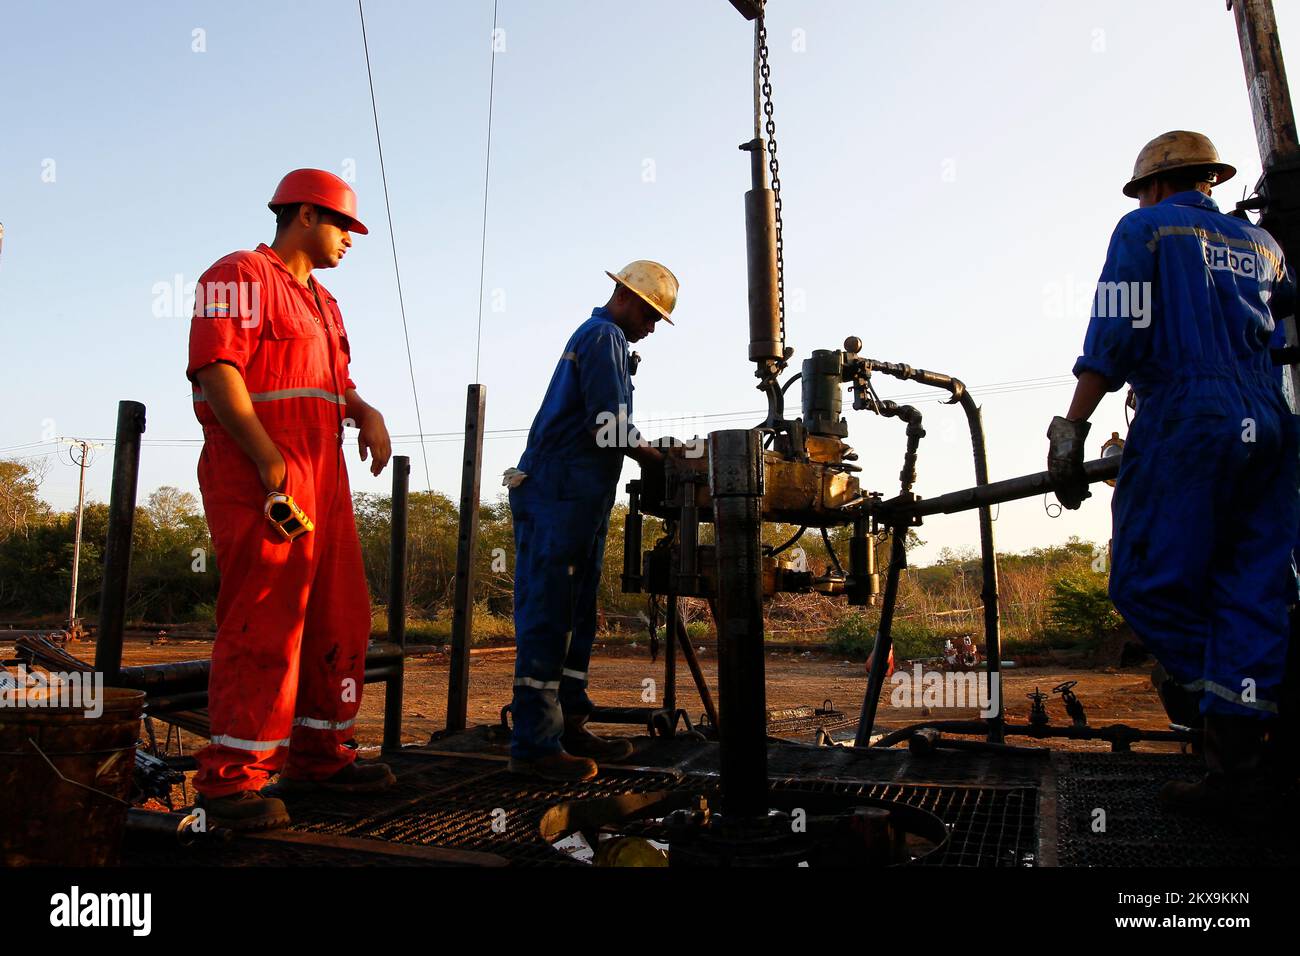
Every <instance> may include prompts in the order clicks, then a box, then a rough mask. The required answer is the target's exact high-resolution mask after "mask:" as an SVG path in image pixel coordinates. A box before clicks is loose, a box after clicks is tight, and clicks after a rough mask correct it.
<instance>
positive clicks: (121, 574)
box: [95, 402, 145, 686]
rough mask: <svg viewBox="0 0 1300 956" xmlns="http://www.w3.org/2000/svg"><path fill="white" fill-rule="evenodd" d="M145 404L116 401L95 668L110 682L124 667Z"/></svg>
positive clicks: (114, 679) (113, 680) (111, 683)
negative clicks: (111, 486)
mask: <svg viewBox="0 0 1300 956" xmlns="http://www.w3.org/2000/svg"><path fill="white" fill-rule="evenodd" d="M144 423H145V414H144V405H142V404H141V403H139V402H118V403H117V438H116V443H115V444H114V446H113V489H112V492H111V493H110V495H109V499H108V537H107V540H106V541H105V543H104V585H103V592H102V594H101V597H100V602H99V633H98V634H96V635H95V670H97V671H99V672H100V673H102V674H103V675H104V683H105V684H107V685H109V686H112V685H113V683H114V682H116V681H117V678H118V674H119V672H120V671H121V669H122V633H123V631H124V630H125V629H126V589H127V584H128V582H129V580H130V577H131V533H132V531H133V530H134V528H135V496H136V490H137V485H138V484H139V481H140V436H141V435H143V434H144Z"/></svg>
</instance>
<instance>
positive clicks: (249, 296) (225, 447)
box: [186, 244, 370, 798]
mask: <svg viewBox="0 0 1300 956" xmlns="http://www.w3.org/2000/svg"><path fill="white" fill-rule="evenodd" d="M313 282H314V280H313ZM314 284H315V288H316V291H317V292H318V293H319V296H320V300H319V304H318V302H317V298H316V295H314V294H313V292H312V290H311V289H309V288H307V287H306V286H304V285H302V284H301V283H300V282H298V280H297V279H295V278H294V277H293V275H292V274H291V273H290V272H289V270H288V269H287V268H286V267H285V265H284V263H283V262H282V261H281V259H280V257H279V256H277V255H276V254H275V253H274V252H273V251H272V250H271V248H270V247H269V246H267V245H265V244H263V245H260V246H258V247H257V250H256V251H254V252H235V253H232V254H231V255H228V256H226V257H225V258H223V259H220V260H218V261H217V262H216V263H215V264H214V265H213V266H212V268H210V269H209V270H208V271H207V272H205V273H204V274H203V277H202V278H201V279H200V280H199V286H198V288H197V290H196V293H195V299H196V301H195V311H194V318H193V320H192V322H191V325H190V354H189V368H188V369H187V370H186V376H187V377H188V378H189V379H190V381H191V382H192V383H193V382H194V373H195V372H196V371H198V370H199V369H201V368H203V367H204V366H205V365H209V364H211V363H213V362H226V363H228V364H230V365H233V366H234V367H235V368H237V369H238V370H239V371H240V373H241V374H242V375H243V377H244V382H245V384H246V385H247V387H248V391H249V393H250V395H251V397H252V399H253V402H254V408H255V409H256V411H257V417H258V418H259V419H260V420H261V422H262V424H263V426H265V428H266V431H267V433H268V434H269V435H270V437H271V440H272V441H273V442H275V444H276V446H277V447H278V448H279V449H280V451H281V453H282V454H283V455H284V461H285V465H286V468H287V471H286V477H285V483H284V487H283V490H284V491H286V492H288V493H289V494H290V495H292V496H293V497H294V499H295V500H296V501H297V502H298V504H299V505H300V506H301V507H302V509H303V511H305V512H306V513H307V516H308V517H309V518H311V519H312V520H313V521H314V522H315V525H316V527H315V530H314V531H311V532H308V533H307V534H305V535H302V536H301V537H299V538H298V539H297V540H295V541H292V542H289V541H286V540H284V538H283V537H282V536H281V535H280V534H279V533H278V532H277V531H276V530H275V529H274V528H272V526H271V524H270V522H268V521H267V519H266V517H265V515H264V514H263V507H264V505H265V501H266V490H265V488H264V487H263V485H262V481H261V479H260V477H259V476H258V472H257V467H256V466H255V465H254V464H253V462H252V460H251V459H249V458H248V456H247V455H245V454H244V453H243V451H241V450H240V449H239V447H238V446H237V445H236V444H235V443H234V441H233V440H232V439H231V438H230V436H229V435H228V434H227V433H226V431H225V429H223V428H222V427H221V425H219V424H218V423H217V420H216V417H215V416H214V415H213V413H212V410H211V408H209V407H208V405H207V404H206V403H205V402H204V400H203V396H202V392H201V390H200V389H199V386H198V385H197V383H194V389H195V391H194V412H195V414H196V415H197V416H198V419H199V422H200V423H201V424H202V425H203V436H204V443H203V453H202V455H201V456H200V458H199V489H200V491H201V492H202V494H203V509H204V511H205V512H206V514H207V519H208V528H209V530H210V532H211V534H212V542H213V545H214V546H215V549H216V558H217V561H218V564H219V566H220V570H221V590H220V593H219V595H218V597H217V614H216V618H217V637H216V643H215V645H214V647H213V651H212V675H211V679H210V681H209V685H208V712H209V715H210V718H211V741H212V742H211V744H210V745H209V746H207V747H205V748H204V749H203V750H200V751H199V752H198V753H197V754H196V757H197V760H198V764H199V772H198V775H197V777H196V778H195V781H194V786H195V789H197V790H198V791H199V792H200V793H202V794H204V795H205V796H208V797H214V798H215V797H222V796H226V795H229V794H233V793H237V792H238V791H241V790H255V789H259V788H260V787H262V786H263V785H264V784H265V783H266V780H267V776H268V774H270V773H276V772H279V771H281V770H283V771H284V772H285V774H286V776H289V777H294V778H298V779H306V780H319V779H322V778H325V777H328V776H330V775H332V774H334V773H336V772H337V771H339V770H340V769H342V768H343V767H345V766H347V765H348V764H349V763H351V762H352V761H353V760H354V759H355V758H356V751H355V750H353V749H351V748H348V747H344V746H343V742H344V741H346V740H348V739H349V738H351V736H352V730H351V727H352V724H353V722H354V721H355V718H356V714H357V710H358V708H359V707H360V702H361V691H362V687H363V684H364V678H365V656H366V644H367V641H368V639H369V634H370V597H369V592H368V591H367V588H366V579H365V573H364V569H363V566H362V562H361V546H360V542H359V541H358V540H357V531H356V523H355V521H354V519H353V512H352V494H351V491H350V489H349V486H348V474H347V469H346V468H345V466H344V461H343V449H342V447H341V445H342V439H341V435H342V420H343V417H344V415H345V414H346V413H345V398H344V393H345V392H346V391H347V390H348V389H350V388H355V387H356V386H355V385H354V383H353V382H352V380H351V379H350V378H349V377H348V362H349V359H350V355H351V350H350V348H349V345H348V339H347V332H346V331H345V330H344V328H343V321H342V317H341V316H340V314H339V309H338V305H337V303H336V302H335V299H334V297H333V296H332V295H330V294H329V292H327V291H326V290H325V288H324V286H322V285H320V284H319V283H314Z"/></svg>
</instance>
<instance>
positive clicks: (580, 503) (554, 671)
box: [504, 259, 677, 780]
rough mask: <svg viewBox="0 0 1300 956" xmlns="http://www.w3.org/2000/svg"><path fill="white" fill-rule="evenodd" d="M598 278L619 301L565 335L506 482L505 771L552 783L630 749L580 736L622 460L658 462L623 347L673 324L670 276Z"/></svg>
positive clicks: (641, 268)
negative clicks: (511, 577)
mask: <svg viewBox="0 0 1300 956" xmlns="http://www.w3.org/2000/svg"><path fill="white" fill-rule="evenodd" d="M605 274H606V275H608V276H609V277H610V278H611V279H613V280H614V283H615V286H614V293H613V295H612V296H611V297H610V300H609V301H608V302H607V303H605V305H603V306H601V307H600V308H597V309H594V310H593V311H592V313H591V318H589V319H587V321H585V322H583V323H582V325H580V326H578V330H577V331H576V332H574V333H573V335H572V336H570V337H569V341H568V342H567V343H566V344H565V346H564V351H563V353H562V354H561V355H560V360H559V362H558V363H557V364H556V366H555V372H554V374H553V375H552V376H551V383H550V385H549V386H548V387H547V389H546V397H545V398H544V399H543V400H542V407H541V410H540V411H538V413H537V417H536V418H535V419H533V425H532V428H531V429H530V430H529V432H528V447H527V448H526V449H525V451H524V454H523V457H522V458H520V459H519V466H518V467H517V468H511V469H508V470H507V471H506V474H505V481H504V484H506V485H507V486H508V487H509V488H510V512H511V515H512V516H513V519H514V530H515V649H516V653H515V687H514V702H513V703H512V704H511V714H512V716H513V718H514V733H513V736H512V738H511V743H510V769H511V770H512V771H514V772H516V773H527V774H531V775H534V776H540V777H544V778H547V779H551V780H588V779H590V778H591V777H594V776H595V775H596V773H597V771H598V767H597V764H596V762H595V761H596V760H603V761H618V760H622V759H626V758H627V757H628V756H630V755H631V753H632V746H631V744H630V743H629V742H628V741H627V740H625V739H604V738H601V737H598V736H596V735H595V734H593V733H592V732H591V731H590V730H589V729H587V726H586V724H587V720H588V718H589V716H590V715H591V712H592V704H591V699H590V698H589V697H588V696H587V669H588V666H589V664H590V661H591V645H592V642H593V641H594V640H595V637H596V595H597V591H598V589H599V587H600V572H601V565H602V563H603V561H604V557H605V535H606V533H607V532H608V531H609V513H610V509H611V508H612V507H613V505H614V496H615V494H616V493H617V491H618V479H619V474H620V473H621V471H622V469H623V458H624V457H625V456H626V457H630V458H632V459H633V460H635V461H636V462H637V463H638V464H640V465H641V466H642V468H646V467H650V466H656V465H658V466H660V467H661V466H662V461H663V454H662V452H660V451H659V449H657V448H655V447H653V446H652V445H650V444H648V443H647V442H646V441H645V440H644V439H643V438H642V437H641V435H640V433H639V432H638V431H637V430H636V427H635V426H633V425H632V423H631V415H632V378H631V372H632V369H631V368H630V364H631V359H630V356H629V355H628V343H629V342H638V341H640V340H641V339H643V338H645V337H646V336H647V335H650V334H651V333H652V332H653V331H654V330H655V327H656V325H657V324H658V323H659V322H660V321H661V320H662V321H664V322H667V323H668V324H669V325H671V324H672V319H671V318H669V316H670V315H671V313H672V311H673V308H674V306H675V305H676V304H677V278H676V276H674V275H673V274H672V273H671V272H669V271H668V270H667V269H666V268H664V267H663V266H662V265H660V264H659V263H657V262H652V261H649V260H646V259H639V260H637V261H635V262H632V263H630V264H629V265H628V266H626V267H625V268H624V269H623V270H622V271H621V272H619V273H618V274H617V275H615V274H614V273H612V272H606V273H605ZM593 758H594V759H593Z"/></svg>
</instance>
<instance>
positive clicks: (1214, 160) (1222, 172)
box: [1124, 129, 1237, 199]
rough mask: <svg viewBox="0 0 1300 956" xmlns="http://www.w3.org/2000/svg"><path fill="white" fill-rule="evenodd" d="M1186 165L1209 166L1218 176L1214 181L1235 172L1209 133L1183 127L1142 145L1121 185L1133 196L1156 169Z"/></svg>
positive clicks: (1159, 170) (1233, 174) (1165, 170)
mask: <svg viewBox="0 0 1300 956" xmlns="http://www.w3.org/2000/svg"><path fill="white" fill-rule="evenodd" d="M1188 166H1208V167H1210V169H1212V170H1213V171H1214V172H1215V173H1217V178H1216V179H1215V180H1214V182H1217V183H1226V182H1227V181H1228V180H1229V179H1231V178H1232V177H1233V176H1235V175H1237V168H1236V167H1235V166H1229V165H1228V164H1227V163H1221V162H1219V151H1218V150H1217V149H1215V148H1214V144H1213V143H1211V142H1210V138H1209V137H1208V136H1204V135H1202V134H1201V133H1192V132H1189V131H1187V130H1185V129H1176V130H1171V131H1170V132H1168V133H1161V134H1160V135H1159V136H1157V137H1156V138H1155V139H1153V140H1152V141H1151V142H1149V143H1147V144H1146V145H1145V146H1143V147H1142V152H1140V153H1138V158H1137V162H1136V163H1134V164H1133V178H1132V179H1130V180H1129V181H1128V182H1127V183H1126V184H1125V185H1124V195H1125V196H1128V197H1129V198H1130V199H1136V198H1137V194H1138V188H1139V187H1140V186H1141V185H1142V182H1143V180H1145V179H1148V178H1149V177H1151V176H1155V175H1157V174H1158V173H1167V172H1169V171H1170V170H1173V169H1183V168H1185V167H1188Z"/></svg>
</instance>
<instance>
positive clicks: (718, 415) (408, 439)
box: [0, 376, 1074, 452]
mask: <svg viewBox="0 0 1300 956" xmlns="http://www.w3.org/2000/svg"><path fill="white" fill-rule="evenodd" d="M1026 383H1029V384H1026ZM1073 383H1074V378H1073V377H1072V376H1065V377H1063V378H1062V379H1061V380H1060V381H1057V380H1054V379H1053V380H1042V379H1023V380H1021V381H1010V382H998V383H993V384H990V385H983V386H973V387H971V388H970V389H969V391H971V392H972V393H978V394H979V395H980V396H981V397H982V396H984V395H1002V394H1010V393H1012V392H1021V391H1030V390H1034V389H1039V388H1053V387H1057V386H1060V385H1066V384H1073ZM939 394H940V397H939V398H935V395H936V392H935V391H934V390H933V389H930V390H928V391H925V392H915V393H909V394H902V395H894V396H891V397H889V399H888V400H889V401H894V402H904V401H912V402H915V401H917V400H919V399H923V398H934V400H935V401H938V402H945V401H946V399H944V398H943V397H942V393H939ZM765 414H767V409H749V410H745V411H734V412H706V413H703V414H698V415H696V414H691V415H677V416H671V417H664V418H650V419H642V420H641V425H642V426H650V425H664V424H669V423H675V422H682V423H691V422H709V423H711V424H725V423H727V422H730V421H749V420H751V419H753V418H754V416H756V415H765ZM417 425H418V422H417ZM528 430H529V429H528V426H514V427H510V428H488V429H484V433H483V434H484V438H486V439H501V438H523V437H525V436H526V435H527V434H528ZM390 437H391V438H392V439H393V443H394V444H414V443H416V442H417V441H420V440H421V439H422V440H423V441H424V443H425V444H431V445H436V444H444V443H447V442H453V441H463V440H464V438H465V435H464V432H425V431H423V430H421V431H418V432H401V433H394V434H392V435H391V436H390ZM91 440H92V441H96V442H99V443H101V444H105V445H112V444H114V439H113V438H95V439H91ZM141 443H142V444H145V445H151V446H153V447H156V448H187V447H198V446H201V445H202V444H203V439H202V438H144V439H141ZM48 444H50V442H27V443H25V444H20V445H11V446H8V447H5V448H0V452H4V451H10V450H17V449H23V448H31V447H39V446H41V445H48Z"/></svg>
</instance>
